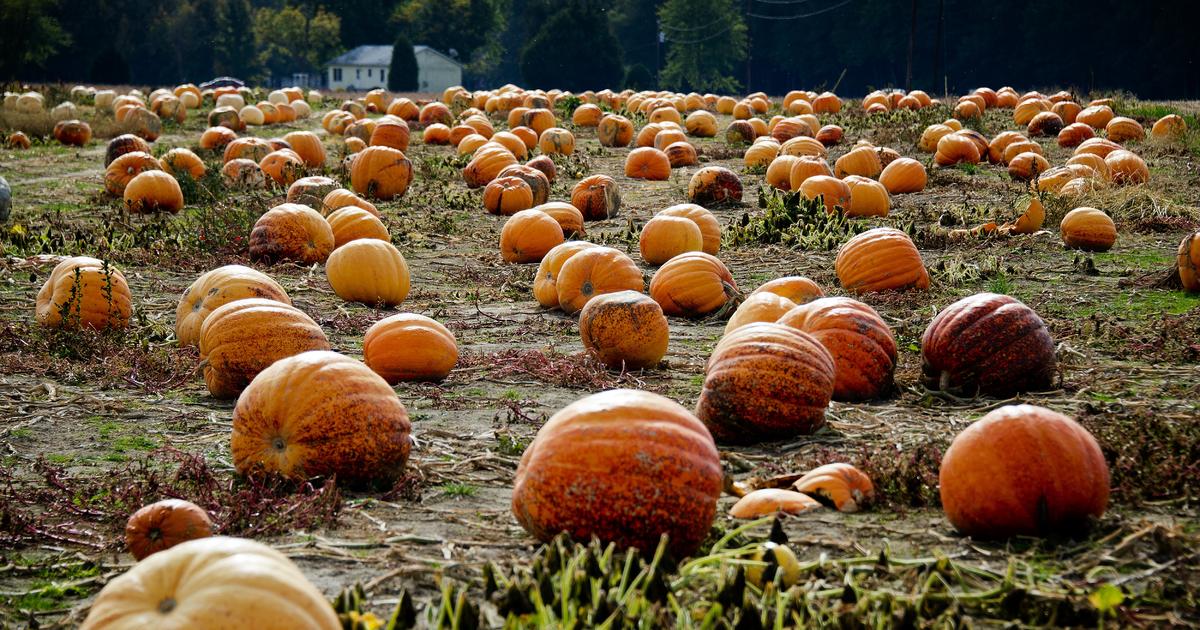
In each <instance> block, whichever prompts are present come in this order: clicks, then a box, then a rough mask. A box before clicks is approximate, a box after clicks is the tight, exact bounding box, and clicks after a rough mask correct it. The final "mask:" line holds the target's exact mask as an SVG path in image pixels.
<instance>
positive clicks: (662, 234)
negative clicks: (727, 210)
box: [638, 215, 704, 265]
mask: <svg viewBox="0 0 1200 630" xmlns="http://www.w3.org/2000/svg"><path fill="white" fill-rule="evenodd" d="M703 247H704V235H703V234H701V233H700V226H699V225H697V224H696V222H695V221H692V220H691V219H689V218H687V217H680V216H672V215H656V216H655V217H654V218H652V219H650V220H649V221H647V222H646V225H645V226H643V227H642V234H641V237H640V238H639V241H638V248H639V250H640V251H641V253H642V259H643V260H645V261H646V262H647V263H649V264H651V265H661V264H663V263H665V262H667V261H668V260H670V259H671V258H674V257H675V256H678V255H680V254H683V253H685V252H694V251H702V250H703Z"/></svg>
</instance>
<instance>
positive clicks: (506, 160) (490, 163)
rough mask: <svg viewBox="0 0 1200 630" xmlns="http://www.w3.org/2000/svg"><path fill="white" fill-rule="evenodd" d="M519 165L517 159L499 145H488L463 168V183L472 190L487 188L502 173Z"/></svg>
mask: <svg viewBox="0 0 1200 630" xmlns="http://www.w3.org/2000/svg"><path fill="white" fill-rule="evenodd" d="M516 163H517V158H516V156H514V155H513V154H512V152H511V151H509V150H508V149H507V148H505V147H504V146H503V145H501V144H498V143H488V144H485V145H483V146H482V147H480V148H479V150H477V151H476V152H475V155H474V156H473V157H472V158H471V161H470V162H468V163H467V166H466V167H464V168H463V181H465V182H466V183H467V186H469V187H471V188H478V187H480V186H486V185H487V184H488V183H489V182H491V181H492V180H493V179H496V178H497V177H499V175H500V171H503V170H504V169H506V168H508V167H509V166H512V165H513V164H516Z"/></svg>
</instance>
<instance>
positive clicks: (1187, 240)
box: [1176, 232, 1200, 293]
mask: <svg viewBox="0 0 1200 630" xmlns="http://www.w3.org/2000/svg"><path fill="white" fill-rule="evenodd" d="M1177 254H1178V259H1177V262H1176V268H1177V269H1178V270H1179V280H1180V283H1181V284H1182V285H1183V290H1184V291H1187V292H1189V293H1200V232H1193V233H1192V234H1188V235H1187V236H1185V237H1183V240H1182V241H1180V242H1179V250H1178V252H1177Z"/></svg>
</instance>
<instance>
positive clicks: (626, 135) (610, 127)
mask: <svg viewBox="0 0 1200 630" xmlns="http://www.w3.org/2000/svg"><path fill="white" fill-rule="evenodd" d="M596 138H597V139H598V140H599V141H600V146H604V147H627V146H629V143H630V142H633V123H632V122H630V121H629V119H628V118H626V117H624V116H620V115H618V114H606V115H605V116H604V117H603V118H601V119H600V123H599V125H598V126H597V127H596Z"/></svg>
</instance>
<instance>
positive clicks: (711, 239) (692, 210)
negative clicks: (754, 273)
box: [658, 203, 721, 256]
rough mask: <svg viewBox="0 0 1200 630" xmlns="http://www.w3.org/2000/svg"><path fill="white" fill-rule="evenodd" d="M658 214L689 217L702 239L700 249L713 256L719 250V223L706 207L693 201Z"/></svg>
mask: <svg viewBox="0 0 1200 630" xmlns="http://www.w3.org/2000/svg"><path fill="white" fill-rule="evenodd" d="M658 214H660V215H664V216H672V217H684V218H686V219H691V220H692V221H693V222H694V223H695V224H696V225H697V226H698V227H699V228H700V236H701V239H702V241H703V243H702V245H701V248H702V251H703V252H704V253H706V254H712V255H713V256H716V255H717V253H718V252H720V251H721V224H720V223H719V222H718V221H717V217H716V215H714V214H713V213H712V212H710V211H709V210H707V209H706V208H703V207H701V206H698V205H696V204H694V203H681V204H678V205H674V206H671V207H669V208H667V209H666V210H663V211H662V212H659V213H658Z"/></svg>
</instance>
